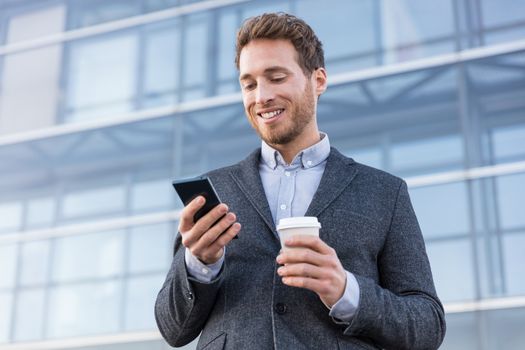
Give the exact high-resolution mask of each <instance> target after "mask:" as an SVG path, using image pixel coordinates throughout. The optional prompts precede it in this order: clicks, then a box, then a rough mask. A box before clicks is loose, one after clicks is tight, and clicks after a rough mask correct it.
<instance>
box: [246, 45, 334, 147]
mask: <svg viewBox="0 0 525 350" xmlns="http://www.w3.org/2000/svg"><path fill="white" fill-rule="evenodd" d="M296 57H297V52H296V51H295V48H294V47H293V45H292V43H291V42H289V41H287V40H269V39H258V40H254V41H251V42H250V43H248V45H246V46H245V47H244V48H243V49H242V51H241V54H240V59H239V71H240V77H239V81H240V84H241V90H242V95H243V103H244V108H245V113H246V116H247V117H248V120H249V121H250V123H251V125H252V126H253V128H254V129H255V130H256V131H257V133H258V134H259V136H260V137H261V138H262V139H263V140H264V141H265V142H266V143H268V144H270V145H286V144H289V143H291V142H294V141H298V138H304V137H307V136H308V134H309V133H312V132H314V133H317V124H316V121H315V113H316V107H317V96H318V95H319V94H320V93H322V91H324V89H325V87H326V79H325V80H323V86H322V87H321V88H320V87H319V82H318V80H319V79H316V76H317V75H319V74H318V72H317V71H315V72H314V73H313V74H312V75H311V76H310V77H306V76H305V75H304V72H303V71H302V69H301V67H300V66H299V64H298V63H297V58H296ZM321 69H322V68H321ZM322 75H323V76H324V77H325V78H326V76H325V75H324V70H323V71H322ZM310 136H311V135H310ZM317 136H318V134H317Z"/></svg>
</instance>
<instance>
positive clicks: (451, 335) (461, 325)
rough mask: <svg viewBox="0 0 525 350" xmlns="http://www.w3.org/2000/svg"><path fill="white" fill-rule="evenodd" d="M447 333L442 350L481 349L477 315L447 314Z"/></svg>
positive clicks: (470, 313)
mask: <svg viewBox="0 0 525 350" xmlns="http://www.w3.org/2000/svg"><path fill="white" fill-rule="evenodd" d="M445 318H446V321H447V333H446V334H445V339H444V340H443V344H442V345H441V346H440V347H439V349H442V350H466V349H480V346H479V336H478V324H477V317H476V313H473V312H467V313H463V312H462V313H446V314H445Z"/></svg>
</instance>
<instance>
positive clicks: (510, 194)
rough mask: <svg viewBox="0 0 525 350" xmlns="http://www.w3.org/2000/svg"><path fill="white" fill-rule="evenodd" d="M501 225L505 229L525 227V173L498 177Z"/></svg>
mask: <svg viewBox="0 0 525 350" xmlns="http://www.w3.org/2000/svg"><path fill="white" fill-rule="evenodd" d="M496 184H497V199H498V209H499V219H500V225H501V227H502V228H503V229H512V228H523V227H525V215H523V214H524V209H523V208H524V202H525V186H524V184H525V174H515V175H507V176H501V177H498V178H497V179H496Z"/></svg>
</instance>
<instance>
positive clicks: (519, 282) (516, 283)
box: [503, 232, 525, 295]
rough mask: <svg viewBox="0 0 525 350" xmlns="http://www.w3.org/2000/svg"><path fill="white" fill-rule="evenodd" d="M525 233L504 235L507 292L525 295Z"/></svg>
mask: <svg viewBox="0 0 525 350" xmlns="http://www.w3.org/2000/svg"><path fill="white" fill-rule="evenodd" d="M524 252H525V233H524V232H521V233H515V234H507V235H505V236H504V237H503V259H504V266H505V281H506V287H507V294H509V295H525V279H524V278H523V266H525V255H524V254H523V253H524Z"/></svg>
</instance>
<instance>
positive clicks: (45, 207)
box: [26, 198, 55, 227]
mask: <svg viewBox="0 0 525 350" xmlns="http://www.w3.org/2000/svg"><path fill="white" fill-rule="evenodd" d="M54 218H55V200H54V198H35V199H31V200H29V201H28V202H27V219H26V225H27V226H28V227H35V226H36V227H42V226H44V227H45V226H50V225H51V224H52V223H53V221H54Z"/></svg>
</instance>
